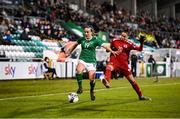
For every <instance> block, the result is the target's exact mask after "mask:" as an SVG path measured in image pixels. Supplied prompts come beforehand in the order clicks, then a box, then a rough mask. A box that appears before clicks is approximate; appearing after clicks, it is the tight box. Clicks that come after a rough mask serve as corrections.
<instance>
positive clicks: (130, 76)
mask: <svg viewBox="0 0 180 119" xmlns="http://www.w3.org/2000/svg"><path fill="white" fill-rule="evenodd" d="M126 78H127V79H128V81H129V82H130V83H131V85H132V87H133V88H134V90H135V91H136V93H137V95H138V97H139V100H151V98H149V97H145V96H143V95H142V92H141V89H140V87H139V85H138V84H137V82H136V80H135V79H134V77H133V75H132V74H131V75H128V76H126Z"/></svg>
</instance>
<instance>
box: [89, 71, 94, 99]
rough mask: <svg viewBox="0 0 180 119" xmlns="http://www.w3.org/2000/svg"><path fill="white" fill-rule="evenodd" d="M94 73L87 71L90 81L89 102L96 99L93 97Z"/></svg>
mask: <svg viewBox="0 0 180 119" xmlns="http://www.w3.org/2000/svg"><path fill="white" fill-rule="evenodd" d="M94 78H95V71H94V70H91V71H89V80H90V97H91V100H92V101H94V100H95V99H96V97H95V91H94V87H95V79H94Z"/></svg>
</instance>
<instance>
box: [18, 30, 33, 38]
mask: <svg viewBox="0 0 180 119" xmlns="http://www.w3.org/2000/svg"><path fill="white" fill-rule="evenodd" d="M29 32H30V30H29V28H25V30H24V32H23V33H22V34H21V35H20V39H21V40H27V41H30V40H31V38H30V37H29Z"/></svg>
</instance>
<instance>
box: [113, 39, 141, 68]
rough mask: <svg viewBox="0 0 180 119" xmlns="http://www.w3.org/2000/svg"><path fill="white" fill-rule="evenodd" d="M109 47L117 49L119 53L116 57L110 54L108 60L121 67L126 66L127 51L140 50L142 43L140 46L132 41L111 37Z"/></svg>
mask: <svg viewBox="0 0 180 119" xmlns="http://www.w3.org/2000/svg"><path fill="white" fill-rule="evenodd" d="M111 48H112V49H113V50H117V51H119V53H120V54H119V55H117V56H116V57H115V56H114V55H113V54H111V55H110V62H111V63H113V64H114V65H116V66H118V67H121V68H128V59H129V53H130V51H131V50H138V51H142V49H143V44H141V45H140V46H137V45H135V44H134V43H133V42H131V41H128V40H119V39H113V41H112V42H111Z"/></svg>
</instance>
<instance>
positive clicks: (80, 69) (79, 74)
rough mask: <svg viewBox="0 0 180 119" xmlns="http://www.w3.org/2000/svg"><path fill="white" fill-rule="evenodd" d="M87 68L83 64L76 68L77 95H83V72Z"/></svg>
mask: <svg viewBox="0 0 180 119" xmlns="http://www.w3.org/2000/svg"><path fill="white" fill-rule="evenodd" d="M84 69H85V67H84V65H83V64H81V63H78V65H77V68H76V72H77V73H76V79H77V83H78V90H77V94H81V93H83V88H82V79H83V71H84Z"/></svg>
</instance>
